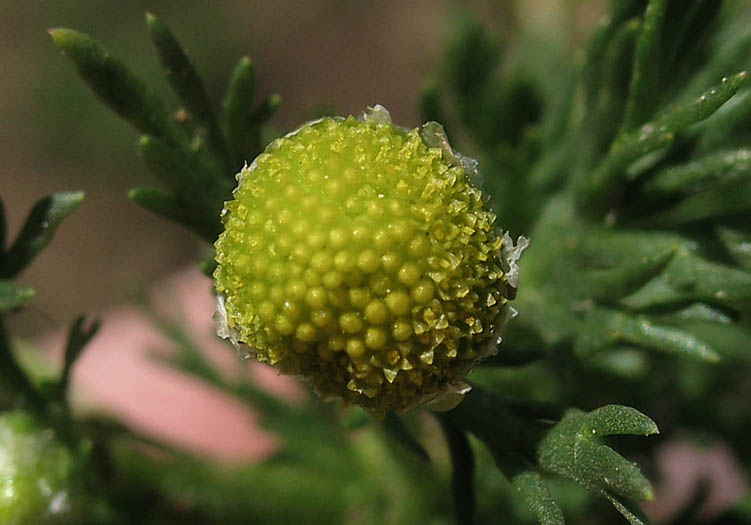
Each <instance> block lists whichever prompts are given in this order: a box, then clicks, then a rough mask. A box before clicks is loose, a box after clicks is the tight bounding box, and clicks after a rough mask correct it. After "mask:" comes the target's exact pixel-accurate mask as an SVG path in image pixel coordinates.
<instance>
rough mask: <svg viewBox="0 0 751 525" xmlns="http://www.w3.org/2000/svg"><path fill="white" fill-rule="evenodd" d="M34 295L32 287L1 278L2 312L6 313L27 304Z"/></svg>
mask: <svg viewBox="0 0 751 525" xmlns="http://www.w3.org/2000/svg"><path fill="white" fill-rule="evenodd" d="M33 296H34V290H32V289H31V288H22V287H20V286H16V285H15V284H13V283H12V282H9V281H2V280H0V314H6V313H8V312H10V311H12V310H15V309H16V308H20V307H22V306H23V305H25V304H26V303H27V302H29V300H30V299H31V298H32V297H33Z"/></svg>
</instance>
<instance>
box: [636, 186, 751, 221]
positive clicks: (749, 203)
mask: <svg viewBox="0 0 751 525" xmlns="http://www.w3.org/2000/svg"><path fill="white" fill-rule="evenodd" d="M728 176H730V174H728ZM749 195H751V177H749V178H747V179H744V180H738V181H733V180H730V181H723V182H720V183H718V184H716V185H715V186H713V187H712V188H710V189H708V190H706V191H702V192H700V193H696V194H693V195H689V196H688V197H686V198H684V199H683V200H682V201H680V202H678V203H677V204H675V205H674V206H672V207H670V208H668V209H667V210H665V211H663V212H660V213H657V214H655V215H652V216H650V217H648V218H647V219H646V220H647V221H649V222H652V223H655V224H662V225H679V224H686V223H690V222H695V221H701V220H704V219H709V218H713V217H726V216H729V215H733V214H736V213H740V212H747V211H749V210H751V199H750V198H749V197H748V196H749Z"/></svg>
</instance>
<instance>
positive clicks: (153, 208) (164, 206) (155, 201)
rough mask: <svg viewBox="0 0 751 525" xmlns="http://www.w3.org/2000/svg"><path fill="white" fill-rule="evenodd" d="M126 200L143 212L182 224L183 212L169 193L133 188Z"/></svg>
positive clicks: (145, 188)
mask: <svg viewBox="0 0 751 525" xmlns="http://www.w3.org/2000/svg"><path fill="white" fill-rule="evenodd" d="M128 198H129V199H130V200H131V201H133V202H134V203H135V204H137V205H138V206H140V207H141V208H143V209H144V210H146V211H148V212H150V213H153V214H155V215H158V216H160V217H162V218H164V219H167V220H170V221H174V222H179V223H181V224H182V223H183V222H184V221H185V211H184V210H183V208H182V206H181V205H180V202H179V201H178V200H177V199H176V198H175V197H173V196H172V195H171V194H170V193H167V192H166V191H164V190H160V189H157V188H147V187H143V188H133V189H132V190H130V191H129V192H128Z"/></svg>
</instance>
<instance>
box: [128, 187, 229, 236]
mask: <svg viewBox="0 0 751 525" xmlns="http://www.w3.org/2000/svg"><path fill="white" fill-rule="evenodd" d="M128 198H129V199H130V200H131V201H132V202H133V203H135V204H136V205H138V206H140V207H141V208H143V209H144V210H146V211H148V212H149V213H153V214H154V215H157V216H159V217H161V218H163V219H166V220H168V221H172V222H175V223H177V224H180V225H182V226H184V227H185V228H187V229H188V230H190V231H192V232H193V233H195V234H196V235H198V236H199V237H200V238H202V239H203V240H204V241H206V242H208V243H212V242H214V240H216V236H217V234H218V233H219V230H218V228H219V226H218V225H217V224H202V223H199V222H197V221H196V217H192V216H189V215H188V212H187V211H186V210H187V208H186V206H185V205H184V204H183V203H182V202H181V201H179V200H178V199H177V198H175V197H174V196H173V195H172V194H170V193H167V192H166V191H164V190H160V189H158V188H148V187H139V188H133V189H132V190H130V191H129V192H128Z"/></svg>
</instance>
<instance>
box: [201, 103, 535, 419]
mask: <svg viewBox="0 0 751 525" xmlns="http://www.w3.org/2000/svg"><path fill="white" fill-rule="evenodd" d="M478 178H479V176H478V175H477V171H476V163H475V162H474V161H472V160H471V159H467V158H465V157H462V156H461V155H459V154H456V153H455V152H453V151H452V150H451V148H450V146H449V145H448V141H447V140H446V137H445V134H444V133H443V130H442V128H441V127H440V126H439V125H437V124H435V123H428V124H426V125H424V126H422V127H420V128H418V129H413V130H405V129H402V128H399V127H397V126H395V125H393V124H392V123H391V120H390V117H389V115H388V112H386V110H385V109H383V108H382V107H380V106H376V107H375V108H371V109H369V110H368V111H366V112H365V113H364V114H363V115H362V116H361V117H360V118H355V117H348V118H346V119H344V118H324V119H321V120H318V121H315V122H311V123H308V124H305V125H304V126H302V127H301V128H299V129H298V130H297V131H295V132H293V133H290V134H289V135H287V136H285V137H283V138H281V139H278V140H276V141H275V142H273V143H272V144H271V145H269V146H268V147H267V148H266V150H265V152H264V153H262V154H261V155H260V156H259V157H258V158H256V160H255V161H254V162H253V164H252V165H251V166H250V167H246V168H245V169H243V170H242V172H240V174H239V175H238V181H239V185H238V187H237V189H236V190H235V192H234V199H233V200H232V201H230V202H228V203H227V204H226V208H225V212H224V217H223V219H224V225H225V230H224V232H223V233H222V234H221V235H220V237H219V239H218V241H217V243H216V249H217V262H218V267H217V270H216V272H215V274H214V277H215V285H216V290H217V293H218V298H219V299H218V307H217V319H218V323H219V334H220V335H222V336H224V337H228V338H230V339H231V340H232V341H233V343H235V345H236V346H238V347H239V348H245V349H246V352H247V353H248V354H250V355H252V356H254V357H256V358H257V359H258V360H260V361H264V362H267V363H270V364H271V365H273V366H275V367H277V368H278V369H279V370H280V371H281V372H282V373H286V374H294V375H297V376H300V377H302V378H304V379H306V380H308V381H309V382H310V383H311V384H312V385H313V386H314V387H315V389H316V390H317V391H318V393H319V394H320V395H321V396H322V397H324V398H327V397H338V398H342V399H344V400H345V401H347V402H354V403H357V404H360V405H362V406H363V407H365V408H367V409H369V410H370V411H372V412H374V413H376V414H383V413H384V412H386V411H389V410H397V411H399V410H403V409H405V408H408V407H410V406H414V405H415V404H418V403H425V402H430V401H439V400H441V399H442V398H445V397H446V396H448V395H450V394H460V393H461V392H462V391H465V390H466V389H467V387H466V385H465V384H464V383H463V382H462V378H463V376H464V375H465V373H466V372H467V370H468V369H469V367H470V366H471V365H472V364H473V363H474V362H476V361H477V360H479V359H481V358H483V357H485V356H487V355H488V354H490V353H492V352H494V351H495V345H496V343H497V341H498V339H499V336H498V334H499V330H500V328H501V326H502V324H503V322H504V321H505V320H506V319H507V318H508V317H510V315H511V314H512V313H513V310H512V309H511V308H510V307H509V306H508V304H507V303H508V300H509V299H510V298H513V295H514V293H515V290H516V286H517V282H518V269H517V266H516V260H517V259H518V257H519V254H520V252H521V250H522V249H523V248H524V246H525V244H526V240H525V239H520V241H519V242H518V243H517V246H514V244H513V242H512V241H511V239H510V237H509V236H508V234H504V233H502V232H501V231H500V230H499V229H498V228H497V227H496V225H495V215H494V214H493V213H492V211H490V209H489V208H488V206H487V198H486V196H485V195H484V194H483V193H482V191H481V190H480V189H479V187H478V185H477V184H476V182H477V179H478Z"/></svg>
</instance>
